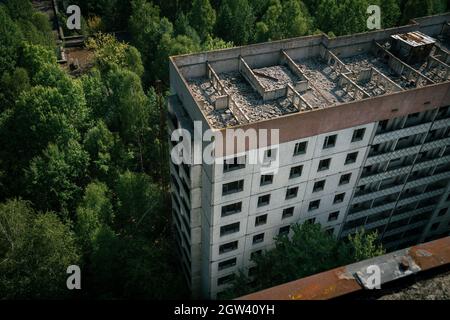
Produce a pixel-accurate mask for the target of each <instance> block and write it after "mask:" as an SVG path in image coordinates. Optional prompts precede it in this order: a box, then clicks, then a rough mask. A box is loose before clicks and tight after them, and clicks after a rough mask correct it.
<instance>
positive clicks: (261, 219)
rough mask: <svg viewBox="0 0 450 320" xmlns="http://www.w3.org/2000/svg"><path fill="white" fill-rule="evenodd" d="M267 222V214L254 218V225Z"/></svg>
mask: <svg viewBox="0 0 450 320" xmlns="http://www.w3.org/2000/svg"><path fill="white" fill-rule="evenodd" d="M266 223H267V214H263V215H262V216H258V217H256V219H255V227H257V226H261V225H263V224H266Z"/></svg>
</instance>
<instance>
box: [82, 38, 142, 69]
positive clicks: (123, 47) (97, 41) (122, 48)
mask: <svg viewBox="0 0 450 320" xmlns="http://www.w3.org/2000/svg"><path fill="white" fill-rule="evenodd" d="M86 46H87V47H88V48H89V49H91V50H94V52H95V53H94V54H95V60H96V63H97V65H98V66H99V68H100V70H102V71H103V72H106V71H108V70H109V69H110V68H111V64H116V65H118V66H119V67H121V68H126V69H128V70H130V71H132V72H134V73H136V74H137V75H138V76H139V77H140V76H142V74H143V72H144V67H143V65H142V61H141V55H140V53H139V51H137V49H136V48H134V47H132V46H130V45H128V44H126V43H124V42H119V41H117V39H116V38H115V37H114V36H112V35H111V34H103V33H98V34H96V36H95V37H92V38H89V39H88V41H87V43H86Z"/></svg>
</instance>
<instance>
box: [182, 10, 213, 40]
mask: <svg viewBox="0 0 450 320" xmlns="http://www.w3.org/2000/svg"><path fill="white" fill-rule="evenodd" d="M173 31H174V35H175V36H178V35H185V36H187V37H189V38H191V39H192V40H193V41H194V42H197V43H200V42H201V40H200V36H199V35H198V33H197V31H196V30H195V29H194V28H193V27H192V26H191V25H190V23H189V18H188V16H187V15H185V14H184V12H181V13H180V14H179V15H178V17H177V19H176V21H175V23H174V30H173ZM208 37H211V36H210V35H207V36H206V38H208Z"/></svg>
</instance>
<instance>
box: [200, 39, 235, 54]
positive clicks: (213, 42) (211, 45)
mask: <svg viewBox="0 0 450 320" xmlns="http://www.w3.org/2000/svg"><path fill="white" fill-rule="evenodd" d="M233 46H234V44H233V42H231V41H224V40H222V39H220V38H212V37H211V36H209V35H208V36H207V37H206V39H205V42H203V44H202V47H203V50H205V51H209V50H219V49H226V48H231V47H233Z"/></svg>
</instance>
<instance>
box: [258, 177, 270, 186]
mask: <svg viewBox="0 0 450 320" xmlns="http://www.w3.org/2000/svg"><path fill="white" fill-rule="evenodd" d="M272 182H273V174H263V175H261V181H260V185H261V186H265V185H267V184H271V183H272Z"/></svg>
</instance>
